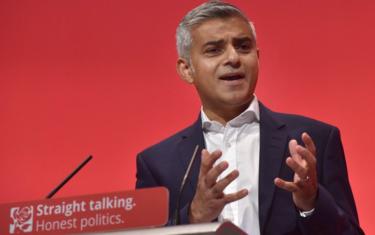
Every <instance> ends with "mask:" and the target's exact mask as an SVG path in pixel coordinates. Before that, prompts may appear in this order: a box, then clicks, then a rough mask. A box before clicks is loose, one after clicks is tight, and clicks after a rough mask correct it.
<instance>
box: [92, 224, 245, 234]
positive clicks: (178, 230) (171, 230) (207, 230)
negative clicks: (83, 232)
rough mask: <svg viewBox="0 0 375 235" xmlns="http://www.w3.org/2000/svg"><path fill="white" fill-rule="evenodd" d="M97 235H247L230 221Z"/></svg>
mask: <svg viewBox="0 0 375 235" xmlns="http://www.w3.org/2000/svg"><path fill="white" fill-rule="evenodd" d="M91 234H92V235H95V234H100V235H101V234H108V235H246V234H247V233H245V232H244V231H242V230H241V229H240V228H238V227H237V226H235V225H234V224H232V223H231V222H229V221H226V222H222V223H221V222H216V223H204V224H189V225H177V226H170V227H163V228H150V229H136V230H124V231H115V232H101V233H91Z"/></svg>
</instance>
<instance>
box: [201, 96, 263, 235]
mask: <svg viewBox="0 0 375 235" xmlns="http://www.w3.org/2000/svg"><path fill="white" fill-rule="evenodd" d="M201 118H202V127H203V130H204V131H203V133H204V134H203V135H204V140H205V144H206V149H207V150H208V152H210V153H211V152H213V151H215V150H221V151H222V153H223V154H222V156H221V158H220V159H219V160H218V161H217V162H216V163H215V165H217V164H218V163H220V162H222V161H227V162H228V164H229V167H228V169H226V170H225V171H224V172H223V173H222V174H221V175H220V176H219V179H218V180H220V179H222V178H224V177H225V176H226V175H227V174H229V173H230V172H231V171H232V170H234V169H237V170H238V171H239V173H240V174H239V177H238V178H237V179H235V180H234V181H233V182H232V183H231V184H229V185H228V186H227V187H226V188H225V190H224V193H225V194H228V193H234V192H237V191H239V190H241V189H247V190H248V191H249V194H248V195H247V196H246V197H244V198H242V199H241V200H239V201H235V202H232V203H230V204H227V205H226V206H225V207H224V209H223V211H222V212H221V214H220V216H219V221H222V220H230V221H231V222H233V223H234V224H235V225H237V226H239V227H240V228H242V229H243V230H244V231H245V232H247V233H249V234H251V235H259V234H260V228H259V216H258V214H259V213H258V210H259V209H258V208H259V207H258V179H259V148H260V143H259V103H258V99H257V98H256V96H254V98H253V100H252V102H251V103H250V105H249V107H248V108H247V109H246V110H245V111H244V112H242V113H241V114H240V115H238V116H237V117H235V118H234V119H232V120H230V121H229V122H227V124H226V125H225V126H223V125H222V124H220V123H219V122H217V121H211V120H209V118H208V117H207V115H206V114H205V113H204V111H203V109H202V110H201Z"/></svg>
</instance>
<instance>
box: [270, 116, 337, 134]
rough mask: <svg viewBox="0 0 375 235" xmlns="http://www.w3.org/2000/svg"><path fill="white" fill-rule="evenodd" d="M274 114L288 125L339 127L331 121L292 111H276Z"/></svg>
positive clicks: (319, 127)
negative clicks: (330, 122)
mask: <svg viewBox="0 0 375 235" xmlns="http://www.w3.org/2000/svg"><path fill="white" fill-rule="evenodd" d="M274 115H275V116H276V117H277V119H278V120H280V121H282V122H284V123H285V124H287V125H288V126H291V127H293V126H295V127H298V126H309V127H314V128H318V129H329V130H331V129H337V127H336V126H333V125H331V124H329V123H326V122H323V121H320V120H316V119H314V118H310V117H306V116H303V115H298V114H290V113H279V112H274Z"/></svg>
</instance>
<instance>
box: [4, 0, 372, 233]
mask: <svg viewBox="0 0 375 235" xmlns="http://www.w3.org/2000/svg"><path fill="white" fill-rule="evenodd" d="M199 3H201V1H191V0H184V1H174V0H168V1H167V0H166V1H147V3H145V2H144V1H122V0H112V1H106V0H87V1H76V0H68V1H66V0H64V1H62V0H61V1H47V0H42V1H12V0H2V1H1V2H0V188H1V194H0V202H2V203H5V202H13V201H20V200H32V199H40V198H43V197H44V196H45V195H47V193H48V192H49V191H50V190H51V189H52V188H53V187H54V186H56V185H57V184H58V183H59V182H60V181H61V180H62V179H63V178H64V177H65V176H66V175H67V174H68V173H69V172H70V171H71V170H72V169H73V168H74V167H76V166H77V165H78V164H79V163H80V162H81V161H82V160H83V159H84V158H85V157H86V156H87V155H88V154H93V156H94V159H93V161H92V162H90V163H89V165H87V166H86V168H85V169H83V170H82V172H80V173H79V175H78V176H77V177H75V178H74V179H73V180H72V181H71V182H70V183H69V184H68V185H66V187H64V188H63V189H62V190H61V191H60V192H59V193H58V195H57V196H70V195H78V194H86V193H98V192H105V191H116V190H124V189H130V188H133V187H134V183H135V156H136V154H137V152H139V151H140V150H142V149H143V148H145V147H147V146H149V145H151V144H153V143H156V142H157V141H159V140H161V139H162V138H164V137H167V136H169V135H170V134H172V133H174V132H176V131H177V130H179V129H181V128H183V127H184V126H186V125H187V124H189V123H191V122H193V121H194V120H195V119H196V117H197V114H198V111H199V107H200V104H199V100H198V98H197V96H196V94H195V91H194V89H193V88H192V87H190V86H188V85H187V84H185V83H183V82H182V81H181V80H180V79H179V78H178V76H177V75H176V73H175V61H176V52H175V47H174V45H175V41H174V32H175V28H176V26H177V24H178V22H179V20H180V18H181V17H182V16H183V15H184V14H185V13H186V11H188V10H189V9H191V8H192V7H193V6H196V5H197V4H199ZM233 3H235V4H237V5H238V6H240V7H241V8H242V9H244V11H245V12H246V13H247V14H248V15H249V16H250V17H251V18H252V20H253V21H254V22H255V25H256V27H257V33H258V40H259V47H260V50H261V73H260V78H259V83H258V88H257V95H258V97H259V98H260V99H261V100H262V101H263V102H264V103H265V104H266V105H268V106H269V107H271V108H272V109H274V110H277V111H284V112H292V113H299V114H304V115H307V116H311V117H313V118H317V119H320V120H323V121H326V122H329V123H331V124H334V125H336V126H338V127H339V128H340V129H341V131H342V138H343V142H344V147H345V152H346V155H347V163H348V168H349V175H350V181H351V184H352V188H353V192H354V194H355V198H356V201H357V206H358V210H359V215H360V220H361V224H362V226H363V227H364V229H365V231H366V232H367V233H368V234H375V226H374V225H373V224H371V221H370V220H371V214H372V213H373V211H374V210H375V206H374V201H373V200H372V199H373V198H374V197H375V190H374V187H373V186H374V184H373V182H368V181H371V177H372V175H371V174H370V172H372V170H373V167H374V165H375V164H374V163H375V160H374V158H373V157H372V151H371V150H370V148H371V147H372V146H373V137H372V134H373V133H374V132H375V124H374V123H373V120H372V119H373V117H374V116H375V112H374V105H373V103H374V102H375V96H374V95H373V94H372V90H373V88H374V86H375V81H374V75H375V71H374V69H373V61H374V60H373V55H374V54H375V47H374V46H373V42H374V41H375V32H374V29H373V25H374V23H375V16H374V14H373V13H374V12H375V3H374V2H373V1H366V0H358V1H324V0H316V1H298V0H290V1H277V0H274V1H271V0H270V1H260V0H251V1H249V0H247V1H245V0H242V1H241V0H237V1H233Z"/></svg>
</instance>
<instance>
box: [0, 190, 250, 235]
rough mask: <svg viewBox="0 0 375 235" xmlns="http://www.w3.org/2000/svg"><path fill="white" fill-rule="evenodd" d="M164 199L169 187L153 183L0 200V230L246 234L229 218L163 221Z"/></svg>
mask: <svg viewBox="0 0 375 235" xmlns="http://www.w3.org/2000/svg"><path fill="white" fill-rule="evenodd" d="M168 201H169V197H168V190H167V189H166V188H163V187H155V188H147V189H139V190H130V191H121V192H110V193H101V194H92V195H82V196H76V197H66V198H55V199H47V200H45V199H44V200H37V201H27V202H16V203H9V204H2V205H0V218H1V220H0V234H4V235H13V234H21V233H22V234H23V233H25V234H27V233H29V234H78V233H84V234H124V235H132V234H134V235H135V234H142V235H147V234H150V235H152V234H160V235H172V234H175V235H179V234H181V235H189V234H191V235H198V234H202V235H203V234H204V235H209V234H219V235H226V234H230V235H245V234H246V233H244V232H243V231H242V230H241V229H239V228H238V227H236V226H235V225H234V224H232V223H231V222H229V221H225V222H222V223H220V222H218V223H208V224H191V225H178V226H169V227H163V226H164V225H165V224H166V223H167V221H168ZM150 211H152V215H151V214H150Z"/></svg>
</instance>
